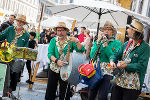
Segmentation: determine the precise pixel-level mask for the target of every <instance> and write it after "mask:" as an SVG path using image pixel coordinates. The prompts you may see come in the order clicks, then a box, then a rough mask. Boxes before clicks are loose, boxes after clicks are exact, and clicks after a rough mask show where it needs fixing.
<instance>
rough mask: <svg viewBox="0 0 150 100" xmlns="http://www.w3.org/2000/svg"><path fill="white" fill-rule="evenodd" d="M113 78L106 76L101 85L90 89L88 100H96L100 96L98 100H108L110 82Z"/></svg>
mask: <svg viewBox="0 0 150 100" xmlns="http://www.w3.org/2000/svg"><path fill="white" fill-rule="evenodd" d="M112 78H113V77H112V76H110V75H104V77H103V79H102V80H101V81H100V83H98V84H97V86H96V87H95V88H89V92H88V100H95V98H96V96H97V94H98V100H107V95H108V92H109V90H110V86H111V84H110V80H111V79H112Z"/></svg>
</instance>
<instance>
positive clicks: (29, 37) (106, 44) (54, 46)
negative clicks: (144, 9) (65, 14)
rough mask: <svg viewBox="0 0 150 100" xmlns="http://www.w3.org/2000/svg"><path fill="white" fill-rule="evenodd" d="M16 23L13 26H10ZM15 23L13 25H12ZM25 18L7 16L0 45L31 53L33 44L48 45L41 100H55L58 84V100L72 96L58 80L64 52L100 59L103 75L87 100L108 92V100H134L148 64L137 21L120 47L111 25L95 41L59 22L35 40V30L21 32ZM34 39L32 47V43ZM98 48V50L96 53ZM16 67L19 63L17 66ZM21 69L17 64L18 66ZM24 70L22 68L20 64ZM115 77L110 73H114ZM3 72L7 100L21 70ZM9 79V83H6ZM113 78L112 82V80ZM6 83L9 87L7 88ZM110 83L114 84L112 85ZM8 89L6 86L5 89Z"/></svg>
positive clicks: (85, 32)
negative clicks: (44, 92)
mask: <svg viewBox="0 0 150 100" xmlns="http://www.w3.org/2000/svg"><path fill="white" fill-rule="evenodd" d="M14 21H16V22H14ZM14 23H16V25H14ZM27 24H28V22H27V21H26V16H24V15H18V16H17V17H16V16H15V15H10V17H9V21H7V22H4V23H2V24H1V26H0V41H4V40H5V39H6V40H7V42H8V43H11V44H13V45H15V46H16V47H28V48H32V49H34V48H35V47H36V46H37V44H49V47H48V58H49V59H50V63H49V70H48V84H47V89H46V94H45V100H55V98H56V90H57V87H58V84H59V100H70V97H71V95H72V92H70V90H71V89H70V84H69V83H68V82H66V81H63V80H62V79H61V77H60V68H61V67H62V66H64V65H65V64H66V62H65V61H64V60H63V59H64V58H65V55H66V54H67V51H68V47H69V46H68V45H69V43H70V49H69V52H73V51H76V52H80V53H83V54H85V55H86V57H87V58H88V59H89V61H90V60H91V59H94V57H95V54H96V52H98V53H99V56H97V57H96V59H94V62H93V63H94V64H97V59H100V67H101V71H102V74H103V78H102V80H100V81H99V82H98V83H97V84H96V86H95V87H94V88H93V87H88V90H87V91H88V100H96V97H97V98H98V100H108V93H109V92H110V91H111V100H137V98H138V96H139V95H140V93H141V89H142V85H143V81H144V77H145V73H146V69H147V65H148V60H149V57H150V52H149V51H150V47H149V45H148V44H147V43H146V42H145V41H144V40H143V38H144V34H143V33H144V26H143V24H142V23H141V22H140V21H138V20H137V19H133V20H132V23H131V24H129V25H128V26H127V27H128V28H127V30H126V31H127V33H128V37H129V41H127V42H125V43H123V44H121V42H120V41H119V40H116V37H115V36H116V34H117V30H116V28H115V27H114V26H113V24H112V23H111V22H109V21H106V22H105V24H104V26H103V27H100V28H99V30H100V32H99V33H98V36H97V39H95V40H94V42H93V38H91V36H90V31H89V29H86V28H85V27H81V33H80V34H78V29H77V28H75V29H74V31H73V32H70V30H69V29H68V28H67V27H66V23H64V22H59V23H58V25H57V26H56V27H54V28H49V29H43V31H42V32H41V33H40V35H39V37H37V36H36V35H37V32H36V29H35V28H33V29H31V30H30V31H29V30H27V29H25V28H24V25H27ZM36 38H39V39H38V42H37V43H36V41H35V39H36ZM99 46H100V49H98V48H99ZM16 60H20V59H14V60H13V61H11V62H10V63H9V64H8V66H11V68H13V67H15V66H14V64H15V63H17V61H16ZM18 64H19V63H18ZM20 66H21V64H20ZM23 66H24V64H23ZM26 67H27V70H28V74H29V79H27V81H26V82H27V83H29V84H33V83H32V82H31V81H30V76H31V61H30V60H27V62H26ZM118 69H119V71H118V72H117V75H118V74H119V75H118V76H115V74H114V71H116V70H118ZM8 70H9V69H8V68H7V74H6V79H5V86H4V93H3V96H8V94H7V93H8V91H9V92H12V91H15V90H16V86H17V82H19V80H20V77H21V73H22V70H23V69H22V70H20V71H19V72H15V71H14V70H12V69H10V72H9V71H8ZM9 76H10V79H8V78H9ZM114 76H115V78H114ZM8 80H10V85H9V84H8V83H9V81H8ZM112 80H113V82H114V83H115V84H112ZM8 85H9V86H8Z"/></svg>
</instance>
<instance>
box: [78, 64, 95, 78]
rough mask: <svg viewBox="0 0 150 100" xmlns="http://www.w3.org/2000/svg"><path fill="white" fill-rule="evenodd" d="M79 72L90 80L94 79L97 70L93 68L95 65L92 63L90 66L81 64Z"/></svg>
mask: <svg viewBox="0 0 150 100" xmlns="http://www.w3.org/2000/svg"><path fill="white" fill-rule="evenodd" d="M78 72H79V73H80V74H81V75H83V76H87V77H88V78H90V77H92V76H93V75H94V74H95V72H96V70H95V68H94V66H93V63H92V62H90V64H81V65H80V66H79V67H78Z"/></svg>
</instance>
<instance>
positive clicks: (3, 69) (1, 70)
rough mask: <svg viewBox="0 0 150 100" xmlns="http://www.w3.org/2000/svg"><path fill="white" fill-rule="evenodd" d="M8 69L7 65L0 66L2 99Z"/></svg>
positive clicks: (0, 92)
mask: <svg viewBox="0 0 150 100" xmlns="http://www.w3.org/2000/svg"><path fill="white" fill-rule="evenodd" d="M6 69H7V65H6V64H0V97H2V95H3V88H4V82H5V75H6Z"/></svg>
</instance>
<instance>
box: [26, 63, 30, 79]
mask: <svg viewBox="0 0 150 100" xmlns="http://www.w3.org/2000/svg"><path fill="white" fill-rule="evenodd" d="M26 67H27V70H28V74H29V79H30V75H31V61H30V60H27V62H26Z"/></svg>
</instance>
